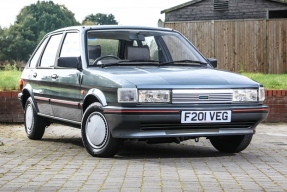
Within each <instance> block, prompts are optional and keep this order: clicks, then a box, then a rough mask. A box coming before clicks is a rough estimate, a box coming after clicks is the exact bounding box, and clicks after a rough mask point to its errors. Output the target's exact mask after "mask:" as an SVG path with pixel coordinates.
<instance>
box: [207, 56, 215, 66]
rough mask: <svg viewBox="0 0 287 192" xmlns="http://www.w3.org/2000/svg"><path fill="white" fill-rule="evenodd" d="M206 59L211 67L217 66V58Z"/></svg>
mask: <svg viewBox="0 0 287 192" xmlns="http://www.w3.org/2000/svg"><path fill="white" fill-rule="evenodd" d="M207 61H208V62H209V63H210V64H211V65H212V67H214V68H216V67H217V60H216V59H214V58H207Z"/></svg>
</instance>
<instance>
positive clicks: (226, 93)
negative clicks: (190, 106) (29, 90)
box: [172, 89, 233, 103]
mask: <svg viewBox="0 0 287 192" xmlns="http://www.w3.org/2000/svg"><path fill="white" fill-rule="evenodd" d="M232 97H233V91H232V89H195V90H172V103H232Z"/></svg>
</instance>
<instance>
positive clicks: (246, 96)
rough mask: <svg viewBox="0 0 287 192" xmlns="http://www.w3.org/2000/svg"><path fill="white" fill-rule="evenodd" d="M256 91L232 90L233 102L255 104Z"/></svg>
mask: <svg viewBox="0 0 287 192" xmlns="http://www.w3.org/2000/svg"><path fill="white" fill-rule="evenodd" d="M256 101H257V89H234V90H233V102H256Z"/></svg>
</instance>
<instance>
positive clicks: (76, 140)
mask: <svg viewBox="0 0 287 192" xmlns="http://www.w3.org/2000/svg"><path fill="white" fill-rule="evenodd" d="M41 141H45V142H51V143H67V144H71V145H75V146H78V147H84V145H83V142H82V138H65V137H61V138H42V139H41Z"/></svg>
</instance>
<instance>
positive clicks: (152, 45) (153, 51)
mask: <svg viewBox="0 0 287 192" xmlns="http://www.w3.org/2000/svg"><path fill="white" fill-rule="evenodd" d="M142 44H143V46H147V47H148V48H149V50H150V59H151V60H155V61H158V46H157V44H156V41H155V39H154V37H145V41H142Z"/></svg>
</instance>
